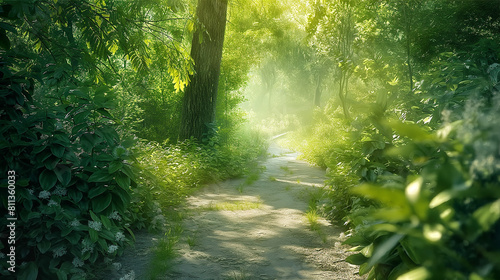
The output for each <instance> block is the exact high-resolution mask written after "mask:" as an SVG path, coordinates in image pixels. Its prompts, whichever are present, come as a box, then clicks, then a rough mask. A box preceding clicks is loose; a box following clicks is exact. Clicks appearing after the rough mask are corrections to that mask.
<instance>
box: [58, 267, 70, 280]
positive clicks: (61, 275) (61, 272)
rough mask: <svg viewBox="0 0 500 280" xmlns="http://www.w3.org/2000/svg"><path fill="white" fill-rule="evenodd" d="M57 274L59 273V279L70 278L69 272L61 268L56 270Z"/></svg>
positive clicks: (65, 279)
mask: <svg viewBox="0 0 500 280" xmlns="http://www.w3.org/2000/svg"><path fill="white" fill-rule="evenodd" d="M56 274H57V279H58V280H67V279H68V273H66V272H65V271H63V270H60V269H58V270H56Z"/></svg>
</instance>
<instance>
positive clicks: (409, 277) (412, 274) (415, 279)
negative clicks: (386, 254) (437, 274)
mask: <svg viewBox="0 0 500 280" xmlns="http://www.w3.org/2000/svg"><path fill="white" fill-rule="evenodd" d="M431 277H432V275H431V273H430V272H429V271H428V270H427V268H425V267H419V268H416V269H414V270H411V271H409V272H407V273H405V274H403V275H401V276H399V277H398V279H397V280H426V279H431Z"/></svg>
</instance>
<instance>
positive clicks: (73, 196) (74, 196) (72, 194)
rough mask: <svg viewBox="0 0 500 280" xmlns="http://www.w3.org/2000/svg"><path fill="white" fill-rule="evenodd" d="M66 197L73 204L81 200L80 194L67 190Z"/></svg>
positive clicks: (76, 191) (81, 195)
mask: <svg viewBox="0 0 500 280" xmlns="http://www.w3.org/2000/svg"><path fill="white" fill-rule="evenodd" d="M68 196H69V197H70V198H71V199H72V200H73V202H75V203H77V202H79V201H80V200H81V199H82V198H83V194H82V192H80V191H78V190H68Z"/></svg>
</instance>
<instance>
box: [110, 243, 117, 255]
mask: <svg viewBox="0 0 500 280" xmlns="http://www.w3.org/2000/svg"><path fill="white" fill-rule="evenodd" d="M116 250H118V246H116V245H109V247H108V253H110V254H113V253H114V252H116Z"/></svg>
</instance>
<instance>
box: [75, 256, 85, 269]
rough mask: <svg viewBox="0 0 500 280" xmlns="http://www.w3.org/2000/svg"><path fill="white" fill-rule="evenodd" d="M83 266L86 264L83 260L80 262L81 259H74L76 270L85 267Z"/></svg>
mask: <svg viewBox="0 0 500 280" xmlns="http://www.w3.org/2000/svg"><path fill="white" fill-rule="evenodd" d="M83 264H84V263H83V261H82V260H80V259H79V258H74V259H73V266H74V267H75V268H79V267H82V266H83Z"/></svg>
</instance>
